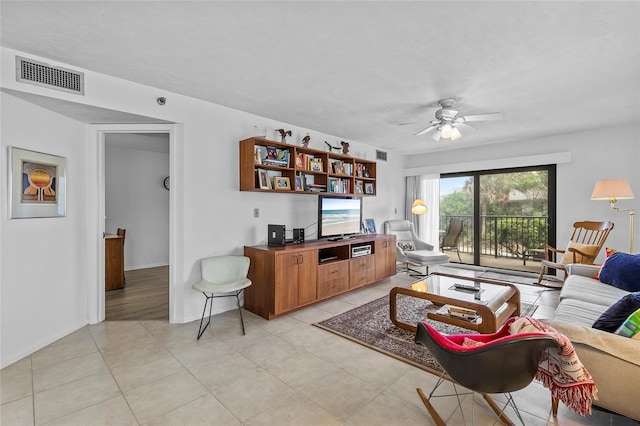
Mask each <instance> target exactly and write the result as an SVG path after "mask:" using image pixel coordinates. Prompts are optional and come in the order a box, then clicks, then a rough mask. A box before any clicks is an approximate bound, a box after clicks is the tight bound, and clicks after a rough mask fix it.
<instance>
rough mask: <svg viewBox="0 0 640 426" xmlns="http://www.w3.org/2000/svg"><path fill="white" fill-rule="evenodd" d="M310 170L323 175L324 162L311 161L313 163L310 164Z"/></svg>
mask: <svg viewBox="0 0 640 426" xmlns="http://www.w3.org/2000/svg"><path fill="white" fill-rule="evenodd" d="M309 170H311V171H312V172H320V173H322V160H319V159H313V160H311V162H310V163H309Z"/></svg>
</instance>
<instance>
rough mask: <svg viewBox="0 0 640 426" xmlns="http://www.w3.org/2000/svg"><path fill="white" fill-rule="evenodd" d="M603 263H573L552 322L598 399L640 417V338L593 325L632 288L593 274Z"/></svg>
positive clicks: (604, 405) (599, 403)
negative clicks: (588, 375) (589, 377)
mask: <svg viewBox="0 0 640 426" xmlns="http://www.w3.org/2000/svg"><path fill="white" fill-rule="evenodd" d="M598 269H599V268H598V267H595V266H587V265H578V264H572V265H568V266H567V273H568V274H569V276H568V277H567V280H566V281H565V283H564V286H563V288H562V291H561V292H560V303H559V304H558V308H557V310H556V312H555V314H554V316H553V318H552V319H550V320H547V321H545V322H547V323H548V324H549V325H551V326H552V327H554V328H555V329H556V330H558V331H560V332H561V333H563V334H564V335H566V336H567V337H568V338H569V339H570V340H571V342H572V343H573V346H574V348H575V350H576V353H577V354H578V357H579V358H580V361H582V363H583V364H584V366H585V367H586V368H587V370H588V371H589V373H591V375H592V376H593V379H594V381H595V383H596V386H597V387H598V399H597V400H596V401H594V404H595V405H598V406H600V407H603V408H606V409H608V410H611V411H614V412H616V413H619V414H622V415H624V416H627V417H631V418H632V419H635V420H640V404H638V395H639V394H640V340H636V339H629V338H626V337H622V336H618V335H615V334H612V333H607V332H604V331H600V330H596V329H594V328H591V325H592V324H593V322H594V321H595V320H596V319H598V317H599V316H600V315H601V314H602V313H603V312H604V311H606V310H607V308H608V307H609V306H611V305H612V304H614V303H615V302H616V301H617V300H618V299H620V298H621V297H623V296H624V295H626V294H628V292H627V291H624V290H620V289H618V288H616V287H613V286H610V285H607V284H603V283H601V282H600V281H598V280H597V279H595V278H594V276H595V275H596V273H597V272H598Z"/></svg>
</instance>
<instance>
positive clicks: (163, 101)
mask: <svg viewBox="0 0 640 426" xmlns="http://www.w3.org/2000/svg"><path fill="white" fill-rule="evenodd" d="M156 102H157V103H158V105H160V106H164V105H165V104H166V103H167V98H165V97H164V96H160V97H159V98H158V99H156Z"/></svg>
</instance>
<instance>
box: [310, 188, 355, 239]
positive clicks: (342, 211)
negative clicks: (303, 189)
mask: <svg viewBox="0 0 640 426" xmlns="http://www.w3.org/2000/svg"><path fill="white" fill-rule="evenodd" d="M361 223H362V199H361V198H358V197H347V198H345V197H331V196H320V198H319V199H318V238H331V237H342V236H348V235H353V234H359V233H360V224H361Z"/></svg>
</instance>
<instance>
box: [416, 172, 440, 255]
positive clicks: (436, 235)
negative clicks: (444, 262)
mask: <svg viewBox="0 0 640 426" xmlns="http://www.w3.org/2000/svg"><path fill="white" fill-rule="evenodd" d="M420 180H421V185H420V188H421V190H422V194H421V198H422V200H424V202H425V203H426V204H427V208H428V209H429V210H427V212H426V213H425V214H422V215H420V216H418V217H419V219H418V220H419V221H420V222H421V223H420V233H419V234H418V235H419V236H420V238H421V239H423V240H424V241H426V242H428V243H429V244H432V245H433V246H434V247H435V248H434V249H435V250H438V251H439V249H440V175H422V176H420Z"/></svg>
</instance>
